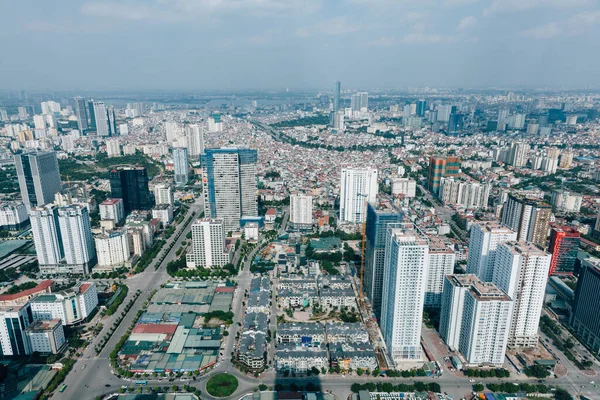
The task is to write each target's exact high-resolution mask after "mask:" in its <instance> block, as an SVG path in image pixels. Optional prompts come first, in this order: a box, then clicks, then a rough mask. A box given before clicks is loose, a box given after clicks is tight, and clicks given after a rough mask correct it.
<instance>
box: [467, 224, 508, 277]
mask: <svg viewBox="0 0 600 400" xmlns="http://www.w3.org/2000/svg"><path fill="white" fill-rule="evenodd" d="M514 240H517V233H516V232H514V231H512V230H510V229H509V228H507V227H506V226H503V225H501V224H500V223H499V222H496V221H484V222H478V223H475V224H473V225H472V226H471V238H470V240H469V256H468V259H467V273H468V274H475V275H477V276H478V277H479V279H481V280H482V281H484V282H491V281H492V277H493V273H494V263H495V261H496V250H497V249H498V245H500V244H502V243H506V242H509V241H514Z"/></svg>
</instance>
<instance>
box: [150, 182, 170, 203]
mask: <svg viewBox="0 0 600 400" xmlns="http://www.w3.org/2000/svg"><path fill="white" fill-rule="evenodd" d="M154 199H155V201H156V204H157V205H158V204H169V205H173V191H172V190H171V185H168V184H164V183H162V184H158V185H156V186H154Z"/></svg>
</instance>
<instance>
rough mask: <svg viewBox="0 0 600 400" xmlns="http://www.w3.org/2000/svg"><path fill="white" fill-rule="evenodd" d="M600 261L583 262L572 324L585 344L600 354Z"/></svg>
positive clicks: (589, 260)
mask: <svg viewBox="0 0 600 400" xmlns="http://www.w3.org/2000/svg"><path fill="white" fill-rule="evenodd" d="M598 293H600V260H598V259H597V258H591V259H588V260H583V261H582V262H581V269H580V272H579V280H578V281H577V289H576V290H575V300H574V301H573V311H572V312H571V319H570V324H571V326H572V327H573V330H574V331H575V332H576V333H577V335H578V336H579V338H580V339H581V341H582V342H583V343H585V344H586V345H587V346H589V347H590V348H591V349H592V351H593V352H594V353H596V354H597V353H598V352H600V318H598V310H600V296H598Z"/></svg>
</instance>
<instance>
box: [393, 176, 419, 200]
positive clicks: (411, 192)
mask: <svg viewBox="0 0 600 400" xmlns="http://www.w3.org/2000/svg"><path fill="white" fill-rule="evenodd" d="M392 194H393V195H394V196H396V195H400V194H401V195H403V196H405V197H409V198H413V197H415V195H416V194H417V181H415V180H414V179H409V178H401V177H394V178H392Z"/></svg>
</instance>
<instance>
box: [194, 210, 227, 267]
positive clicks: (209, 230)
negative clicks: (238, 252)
mask: <svg viewBox="0 0 600 400" xmlns="http://www.w3.org/2000/svg"><path fill="white" fill-rule="evenodd" d="M228 263H229V253H228V252H227V248H226V245H225V227H224V224H223V220H221V219H212V218H202V219H199V220H197V221H196V222H194V223H193V224H192V249H191V251H190V252H189V253H188V254H187V255H186V264H187V267H188V268H213V267H222V266H224V265H225V264H228Z"/></svg>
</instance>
